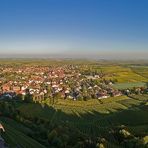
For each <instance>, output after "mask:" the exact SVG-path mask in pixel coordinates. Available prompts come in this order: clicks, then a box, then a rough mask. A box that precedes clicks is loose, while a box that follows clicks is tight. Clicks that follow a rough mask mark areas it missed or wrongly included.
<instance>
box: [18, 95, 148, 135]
mask: <svg viewBox="0 0 148 148" xmlns="http://www.w3.org/2000/svg"><path fill="white" fill-rule="evenodd" d="M147 100H148V96H147V95H144V96H133V97H132V98H129V97H126V96H122V97H115V98H109V99H106V100H103V104H100V102H99V101H98V100H90V101H87V102H81V101H80V102H74V101H64V100H59V101H58V102H57V103H56V104H55V105H54V106H51V105H50V104H48V105H44V107H42V106H41V105H39V104H28V105H27V106H26V105H21V106H20V107H19V110H20V111H21V112H22V113H23V114H25V116H28V117H30V116H31V117H33V116H35V117H40V118H44V119H46V120H49V121H50V122H51V123H60V122H67V123H68V124H70V125H71V126H72V127H75V128H77V129H79V130H80V131H81V132H82V133H85V134H89V135H92V136H100V135H107V133H108V130H109V128H111V127H112V126H117V125H120V124H125V125H128V126H129V127H130V129H132V131H135V132H136V131H137V130H139V129H138V126H139V127H140V125H141V126H143V128H145V129H146V128H147V123H148V118H147V110H145V109H144V107H143V106H142V105H141V104H142V103H143V102H145V101H147ZM130 108H132V109H130ZM28 110H30V112H28ZM134 128H135V130H134ZM142 131H143V129H142Z"/></svg>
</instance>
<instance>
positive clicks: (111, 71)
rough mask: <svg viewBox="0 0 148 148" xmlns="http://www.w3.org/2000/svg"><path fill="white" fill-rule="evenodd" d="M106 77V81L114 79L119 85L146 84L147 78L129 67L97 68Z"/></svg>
mask: <svg viewBox="0 0 148 148" xmlns="http://www.w3.org/2000/svg"><path fill="white" fill-rule="evenodd" d="M99 69H101V71H103V72H104V73H105V74H106V76H105V78H106V79H116V80H117V81H118V82H119V83H124V82H147V78H145V77H144V76H143V75H139V73H136V72H134V71H133V70H132V69H131V68H129V67H122V66H103V67H99Z"/></svg>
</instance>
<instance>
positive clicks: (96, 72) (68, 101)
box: [0, 60, 148, 148]
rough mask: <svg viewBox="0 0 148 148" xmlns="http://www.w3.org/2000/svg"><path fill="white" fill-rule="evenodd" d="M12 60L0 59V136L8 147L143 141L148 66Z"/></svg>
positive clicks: (117, 144)
mask: <svg viewBox="0 0 148 148" xmlns="http://www.w3.org/2000/svg"><path fill="white" fill-rule="evenodd" d="M12 62H13V65H11V63H12ZM12 62H9V61H5V60H3V61H0V63H1V65H0V66H1V70H2V73H1V87H2V90H1V99H0V115H1V116H0V121H1V124H2V125H3V127H4V129H5V132H4V133H2V134H1V136H2V137H3V139H4V140H5V143H6V144H7V146H9V147H10V148H11V147H12V148H13V147H17V146H18V147H23V148H27V147H31V148H36V147H37V148H42V147H55V148H65V147H73V148H76V147H77V148H81V147H84V148H86V147H87V148H96V147H97V146H96V145H101V144H103V146H104V147H107V148H108V147H109V148H110V147H111V148H114V147H117V148H118V147H119V148H120V147H121V148H122V147H123V148H124V147H126V146H127V145H128V146H129V145H132V146H131V148H134V147H137V148H138V147H142V146H143V145H144V144H143V143H145V142H146V140H145V139H147V137H146V136H147V133H148V108H147V102H148V89H147V82H148V78H147V66H145V65H143V64H142V65H140V66H138V67H137V66H136V67H135V66H133V63H132V64H129V63H128V64H127V63H122V62H119V63H118V64H116V63H115V62H114V61H112V62H108V61H106V62H98V61H73V60H70V61H69V60H65V61H64V60H63V61H52V60H42V61H41V60H24V61H23V60H12ZM38 63H40V64H38ZM134 64H135V63H134ZM50 69H52V71H50ZM22 72H23V73H22ZM22 78H23V79H22ZM19 86H22V87H19ZM25 86H28V87H26V88H27V89H26V90H25V89H22V88H24V87H25ZM6 88H7V90H6ZM20 89H21V90H20ZM12 91H13V92H12ZM67 92H68V93H67ZM101 97H102V98H101ZM121 132H124V133H122V134H121ZM126 134H127V135H126ZM18 135H19V136H18ZM125 135H126V136H127V137H128V138H127V137H126V136H125ZM129 147H130V146H129Z"/></svg>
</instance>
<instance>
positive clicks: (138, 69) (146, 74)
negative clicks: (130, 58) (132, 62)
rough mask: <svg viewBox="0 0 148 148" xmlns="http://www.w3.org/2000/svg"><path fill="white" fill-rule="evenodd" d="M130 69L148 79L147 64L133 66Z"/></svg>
mask: <svg viewBox="0 0 148 148" xmlns="http://www.w3.org/2000/svg"><path fill="white" fill-rule="evenodd" d="M131 69H132V70H133V72H135V73H137V74H139V75H141V76H143V77H145V78H146V79H147V80H148V66H133V67H131Z"/></svg>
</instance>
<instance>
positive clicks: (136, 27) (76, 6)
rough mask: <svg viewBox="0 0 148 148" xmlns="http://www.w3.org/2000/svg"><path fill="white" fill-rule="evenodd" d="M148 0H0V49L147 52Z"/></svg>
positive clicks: (18, 51)
mask: <svg viewBox="0 0 148 148" xmlns="http://www.w3.org/2000/svg"><path fill="white" fill-rule="evenodd" d="M147 8H148V1H147V0H0V54H11V53H13V54H72V53H73V54H76V55H78V54H79V55H82V56H83V55H92V56H93V55H97V54H99V55H102V56H112V55H114V54H117V55H118V56H119V55H124V56H129V55H130V56H131V55H133V54H135V57H137V55H140V57H147V56H148V9H147Z"/></svg>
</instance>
